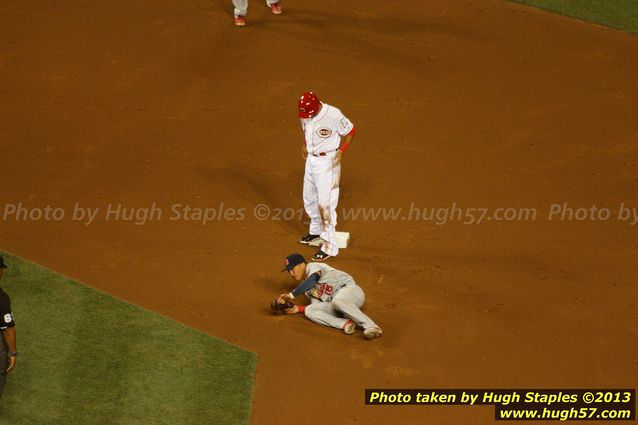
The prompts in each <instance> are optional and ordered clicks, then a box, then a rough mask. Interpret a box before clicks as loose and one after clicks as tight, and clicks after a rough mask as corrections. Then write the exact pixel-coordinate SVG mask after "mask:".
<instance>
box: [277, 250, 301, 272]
mask: <svg viewBox="0 0 638 425" xmlns="http://www.w3.org/2000/svg"><path fill="white" fill-rule="evenodd" d="M305 262H306V259H305V258H303V255H301V254H290V255H289V256H287V257H286V259H285V260H284V269H283V270H282V272H285V271H286V270H292V269H293V268H294V267H295V266H296V265H299V264H301V263H305Z"/></svg>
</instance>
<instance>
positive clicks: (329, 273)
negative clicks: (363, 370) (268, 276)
mask: <svg viewBox="0 0 638 425" xmlns="http://www.w3.org/2000/svg"><path fill="white" fill-rule="evenodd" d="M282 271H288V273H290V276H291V277H292V278H293V279H294V280H295V281H297V282H301V281H302V280H303V282H302V283H301V285H299V286H298V287H296V288H295V289H294V290H293V291H292V292H290V293H288V294H281V295H279V297H277V298H276V299H274V300H273V301H272V303H271V305H270V306H271V308H272V311H273V312H274V313H286V314H297V313H302V314H305V316H306V317H307V318H308V319H310V320H312V321H313V322H315V323H319V324H320V325H324V326H331V327H333V328H337V329H343V332H345V333H346V334H347V335H352V334H353V333H354V332H355V330H356V329H357V327H360V328H362V329H363V336H365V337H366V338H367V339H373V338H378V337H380V336H381V335H382V334H383V331H382V330H381V328H380V327H379V326H377V324H376V323H374V322H373V321H372V319H370V318H369V317H368V316H366V315H365V314H364V313H363V312H362V311H361V307H362V306H363V302H364V301H365V294H364V293H363V289H361V288H360V287H359V286H358V285H357V284H356V283H355V281H354V279H353V278H352V276H350V275H349V274H347V273H344V272H342V271H340V270H337V269H334V268H332V267H330V266H328V265H327V264H322V263H306V260H305V258H304V257H303V255H301V254H291V255H289V256H288V257H287V258H286V262H285V268H284V269H283V270H282ZM303 293H305V294H306V296H307V297H308V298H309V299H310V301H311V304H310V305H307V306H301V305H295V304H294V303H293V302H292V300H294V299H295V297H297V296H299V295H301V294H303Z"/></svg>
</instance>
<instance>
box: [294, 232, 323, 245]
mask: <svg viewBox="0 0 638 425" xmlns="http://www.w3.org/2000/svg"><path fill="white" fill-rule="evenodd" d="M315 239H319V235H313V234H310V233H308V234H307V235H306V236H302V237H301V238H300V239H299V243H302V244H304V245H309V244H310V242H312V241H314V240H315Z"/></svg>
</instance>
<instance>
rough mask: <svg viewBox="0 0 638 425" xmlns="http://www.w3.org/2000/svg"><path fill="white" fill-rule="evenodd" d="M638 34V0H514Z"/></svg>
mask: <svg viewBox="0 0 638 425" xmlns="http://www.w3.org/2000/svg"><path fill="white" fill-rule="evenodd" d="M513 1H515V2H517V3H524V4H527V5H530V6H534V7H538V8H540V9H545V10H549V11H551V12H556V13H560V14H561V15H567V16H572V17H574V18H578V19H582V20H585V21H589V22H594V23H597V24H601V25H605V26H608V27H610V28H616V29H619V30H623V31H626V32H629V33H632V34H638V0H513Z"/></svg>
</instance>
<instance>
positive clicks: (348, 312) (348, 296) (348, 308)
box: [331, 286, 378, 329]
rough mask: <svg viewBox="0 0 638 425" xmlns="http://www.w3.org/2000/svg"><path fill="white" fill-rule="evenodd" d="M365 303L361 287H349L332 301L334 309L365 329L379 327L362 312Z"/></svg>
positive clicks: (342, 290) (338, 293)
mask: <svg viewBox="0 0 638 425" xmlns="http://www.w3.org/2000/svg"><path fill="white" fill-rule="evenodd" d="M364 302H365V294H364V293H363V289H361V287H359V286H348V287H346V288H343V289H341V290H340V291H339V292H337V295H335V297H334V298H333V299H332V303H331V304H332V305H333V308H334V309H335V310H337V311H340V312H341V313H343V315H344V316H346V317H349V318H351V319H352V320H354V321H355V323H356V324H357V325H358V326H361V327H362V328H363V329H368V328H373V327H378V326H377V324H376V323H374V321H373V320H372V319H371V318H369V317H368V316H366V314H365V313H364V312H363V311H361V307H362V306H363V303H364Z"/></svg>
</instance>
